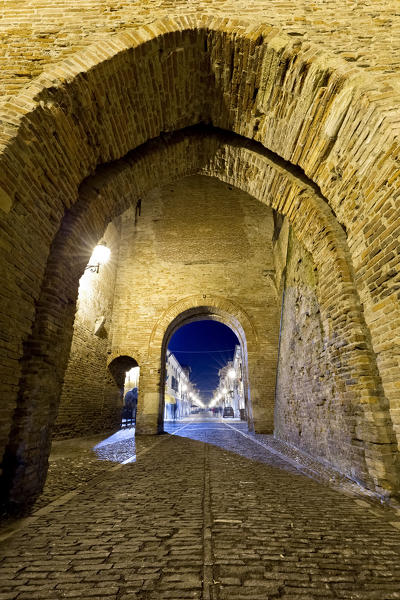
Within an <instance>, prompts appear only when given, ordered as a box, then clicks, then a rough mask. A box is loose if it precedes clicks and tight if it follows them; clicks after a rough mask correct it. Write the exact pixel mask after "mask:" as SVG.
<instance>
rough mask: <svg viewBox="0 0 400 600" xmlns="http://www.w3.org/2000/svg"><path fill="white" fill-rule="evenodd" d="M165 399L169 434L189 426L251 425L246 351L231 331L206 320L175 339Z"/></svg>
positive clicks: (189, 325) (188, 325) (169, 351)
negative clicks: (174, 427)
mask: <svg viewBox="0 0 400 600" xmlns="http://www.w3.org/2000/svg"><path fill="white" fill-rule="evenodd" d="M164 399H165V400H164V428H165V429H166V430H167V431H168V430H169V429H170V428H171V425H173V424H176V423H181V422H185V421H188V420H199V421H201V420H210V419H218V418H224V419H243V420H245V419H246V410H245V404H246V401H245V386H244V375H243V359H242V348H241V344H240V341H239V340H238V338H237V336H236V334H235V333H234V332H233V331H232V329H231V328H230V327H228V326H227V325H225V324H224V323H221V322H219V321H216V320H211V319H200V320H196V321H194V322H190V323H186V324H184V325H182V326H181V327H179V329H177V330H176V331H175V332H174V333H173V335H172V336H171V338H170V340H169V343H168V347H167V351H166V360H165V390H164Z"/></svg>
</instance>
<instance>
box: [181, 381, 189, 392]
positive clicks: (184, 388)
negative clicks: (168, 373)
mask: <svg viewBox="0 0 400 600" xmlns="http://www.w3.org/2000/svg"><path fill="white" fill-rule="evenodd" d="M187 389H188V388H187V385H186V383H184V384H183V385H182V392H186V391H187Z"/></svg>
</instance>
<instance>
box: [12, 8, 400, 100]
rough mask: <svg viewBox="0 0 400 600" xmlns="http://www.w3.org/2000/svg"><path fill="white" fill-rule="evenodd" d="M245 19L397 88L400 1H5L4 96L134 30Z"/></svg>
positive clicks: (399, 52)
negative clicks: (188, 18)
mask: <svg viewBox="0 0 400 600" xmlns="http://www.w3.org/2000/svg"><path fill="white" fill-rule="evenodd" d="M186 14H188V15H192V16H193V15H197V16H202V15H207V16H215V17H221V18H226V17H229V18H232V17H233V18H237V19H245V20H249V21H251V22H254V23H258V24H260V23H265V24H270V25H273V26H275V27H278V28H280V29H282V30H283V31H284V32H286V33H288V34H289V35H290V36H292V37H293V38H295V39H297V40H301V41H302V42H304V43H307V42H312V43H314V44H316V45H318V46H319V47H321V48H324V49H325V50H326V51H328V52H329V53H330V54H332V55H333V56H338V57H341V58H342V59H344V60H345V61H347V62H348V63H349V64H350V65H351V66H352V67H355V68H356V69H359V70H360V72H363V71H369V72H371V73H372V74H374V75H375V76H377V75H378V76H379V77H380V78H381V79H382V80H384V81H387V82H391V83H394V84H396V79H397V75H396V73H397V71H398V69H399V66H400V64H399V63H400V59H399V56H400V18H399V11H398V3H397V2H396V0H391V1H389V2H384V1H383V0H376V1H375V2H373V3H371V2H367V1H363V2H348V1H346V0H315V1H314V2H312V3H310V2H295V3H293V2H281V1H280V0H252V2H250V3H245V2H239V1H237V0H214V1H211V2H206V1H204V0H191V1H190V2H188V1H187V0H174V1H172V0H161V1H159V0H157V1H156V0H130V1H128V0H105V1H102V2H98V1H94V0H51V1H50V0H33V1H32V0H5V1H4V3H3V14H2V19H1V21H0V35H1V36H2V37H3V39H4V41H5V43H6V44H7V52H5V53H4V54H3V56H2V57H1V59H0V66H1V69H0V72H1V73H2V77H1V80H0V86H1V87H0V90H1V92H3V93H4V94H6V95H11V94H15V93H16V92H18V91H19V90H20V89H21V88H22V87H23V86H24V85H25V84H26V83H27V82H29V81H30V80H31V79H32V78H33V77H36V76H37V75H39V74H40V73H41V72H42V70H43V69H44V68H45V67H46V66H47V65H49V64H52V63H53V64H54V63H57V62H58V61H60V60H63V59H65V58H67V57H69V56H71V55H72V54H73V53H75V52H76V51H77V50H79V49H82V48H85V47H87V46H88V45H90V44H91V43H94V42H98V43H100V44H101V42H102V41H103V40H105V39H106V38H108V37H110V36H111V37H112V36H115V35H116V34H117V33H119V32H121V31H124V30H125V29H127V28H130V27H132V26H139V25H146V24H151V23H153V22H154V20H155V19H159V18H163V17H168V16H175V15H186Z"/></svg>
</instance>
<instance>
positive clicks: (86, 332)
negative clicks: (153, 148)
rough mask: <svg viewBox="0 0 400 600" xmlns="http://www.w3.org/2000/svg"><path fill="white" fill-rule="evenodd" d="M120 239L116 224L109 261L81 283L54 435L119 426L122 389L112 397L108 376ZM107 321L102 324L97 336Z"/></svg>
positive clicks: (109, 238) (108, 236)
mask: <svg viewBox="0 0 400 600" xmlns="http://www.w3.org/2000/svg"><path fill="white" fill-rule="evenodd" d="M119 236H120V233H119V220H117V221H116V224H114V223H112V224H110V225H109V226H108V227H107V229H106V231H105V234H104V236H103V240H104V241H105V242H106V243H107V246H108V248H109V249H110V251H111V254H110V260H109V262H108V263H107V264H105V265H103V266H101V267H100V270H99V273H92V272H90V271H86V272H85V273H84V274H83V275H82V278H81V280H80V285H79V295H78V302H77V310H76V315H75V321H74V332H73V338H72V344H71V352H70V357H69V361H68V367H67V370H66V373H65V379H64V384H63V389H62V394H61V399H60V407H59V412H58V418H57V421H56V424H55V429H54V435H55V436H56V437H73V436H75V435H82V434H85V433H96V432H98V431H107V430H111V429H112V428H113V427H116V426H117V425H118V424H119V417H120V412H121V399H120V395H119V389H118V388H117V386H115V385H114V394H112V391H111V393H110V390H109V385H111V382H110V381H109V378H108V377H107V358H108V354H107V351H108V348H109V337H110V333H111V327H112V307H113V301H114V285H115V275H116V270H117V264H118V251H119ZM103 317H104V319H105V320H104V325H102V326H101V327H100V328H99V329H98V331H97V333H95V328H96V326H97V327H99V323H100V319H101V318H103ZM106 390H107V392H106Z"/></svg>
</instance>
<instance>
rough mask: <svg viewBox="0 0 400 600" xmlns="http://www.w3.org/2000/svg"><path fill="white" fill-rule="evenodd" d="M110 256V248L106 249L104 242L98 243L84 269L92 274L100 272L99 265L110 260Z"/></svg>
mask: <svg viewBox="0 0 400 600" xmlns="http://www.w3.org/2000/svg"><path fill="white" fill-rule="evenodd" d="M110 254H111V250H110V248H107V244H106V243H105V242H104V241H101V242H99V243H98V244H97V246H96V247H95V249H94V250H93V253H92V256H91V257H90V260H89V264H88V266H87V267H86V269H89V270H90V271H91V272H92V273H98V272H99V270H100V265H105V264H106V262H107V261H108V260H109V258H110ZM86 269H85V270H86Z"/></svg>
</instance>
